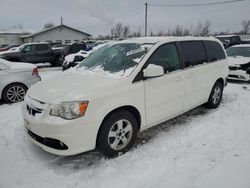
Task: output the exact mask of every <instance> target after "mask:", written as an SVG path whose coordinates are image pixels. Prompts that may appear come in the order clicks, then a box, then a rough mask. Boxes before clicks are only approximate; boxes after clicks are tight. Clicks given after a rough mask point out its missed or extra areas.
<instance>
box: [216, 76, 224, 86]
mask: <svg viewBox="0 0 250 188" xmlns="http://www.w3.org/2000/svg"><path fill="white" fill-rule="evenodd" d="M217 82H220V83H221V84H222V85H223V87H224V86H225V81H224V79H223V78H218V79H217V80H216V82H215V83H217Z"/></svg>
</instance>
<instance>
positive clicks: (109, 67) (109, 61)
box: [79, 43, 153, 75]
mask: <svg viewBox="0 0 250 188" xmlns="http://www.w3.org/2000/svg"><path fill="white" fill-rule="evenodd" d="M152 45H153V44H139V43H115V44H110V45H106V46H104V47H102V48H100V49H98V50H96V51H95V52H94V53H93V54H91V55H90V56H89V57H88V58H86V59H85V60H83V62H82V63H80V65H79V67H82V68H84V69H88V70H92V71H95V70H98V71H99V72H100V70H101V71H104V72H109V73H113V74H114V73H118V72H124V73H125V72H126V71H127V70H133V69H134V68H135V67H136V65H137V64H138V63H139V62H140V61H141V59H142V58H143V57H144V55H145V54H146V53H147V52H148V50H149V49H150V48H151V47H152ZM131 72H132V71H131ZM126 75H127V74H126Z"/></svg>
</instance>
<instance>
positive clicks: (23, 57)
mask: <svg viewBox="0 0 250 188" xmlns="http://www.w3.org/2000/svg"><path fill="white" fill-rule="evenodd" d="M60 54H61V51H60V50H59V51H56V50H52V49H51V46H50V44H49V43H28V44H23V45H22V46H21V47H20V48H19V49H18V50H17V51H11V52H6V53H3V54H1V55H0V58H3V59H6V60H9V61H15V62H29V63H43V62H50V63H51V64H52V65H57V62H58V60H59V57H60Z"/></svg>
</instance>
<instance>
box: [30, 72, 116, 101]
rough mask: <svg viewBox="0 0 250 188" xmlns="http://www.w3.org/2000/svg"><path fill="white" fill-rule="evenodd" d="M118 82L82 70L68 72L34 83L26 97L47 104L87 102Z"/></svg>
mask: <svg viewBox="0 0 250 188" xmlns="http://www.w3.org/2000/svg"><path fill="white" fill-rule="evenodd" d="M120 82H121V80H120V79H115V78H112V77H108V76H105V75H101V74H98V73H96V74H93V73H92V74H88V73H86V72H84V71H82V70H81V71H79V70H74V71H72V70H69V71H65V72H60V73H58V74H56V75H54V77H50V78H49V79H47V80H44V81H41V82H38V83H36V84H35V85H33V86H31V88H30V89H29V90H28V92H27V95H28V96H30V97H31V98H33V99H36V100H38V101H42V102H45V103H48V104H52V103H59V102H66V101H81V100H89V99H90V97H91V96H93V95H94V94H98V93H100V92H101V90H104V89H105V90H109V88H111V87H112V88H114V86H115V85H117V84H119V83H120Z"/></svg>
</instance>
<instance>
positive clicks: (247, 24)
mask: <svg viewBox="0 0 250 188" xmlns="http://www.w3.org/2000/svg"><path fill="white" fill-rule="evenodd" d="M241 25H242V31H241V32H242V33H244V34H247V33H249V32H250V20H244V21H243V22H242V23H241Z"/></svg>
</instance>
